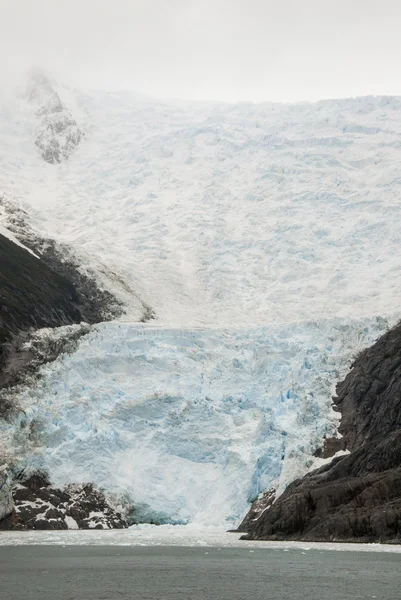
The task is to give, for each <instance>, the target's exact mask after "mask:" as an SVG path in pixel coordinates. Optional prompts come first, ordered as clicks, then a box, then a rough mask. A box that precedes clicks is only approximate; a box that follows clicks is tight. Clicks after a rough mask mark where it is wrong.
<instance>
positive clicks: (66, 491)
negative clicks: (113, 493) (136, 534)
mask: <svg viewBox="0 0 401 600" xmlns="http://www.w3.org/2000/svg"><path fill="white" fill-rule="evenodd" d="M0 493H1V492H0ZM9 495H10V497H11V486H10V487H9ZM12 496H13V498H14V504H15V510H14V513H13V515H12V517H10V518H8V519H6V520H4V521H3V523H1V522H0V529H2V528H5V529H122V528H124V527H126V526H127V524H126V522H125V521H124V519H123V518H122V517H121V515H120V514H119V513H118V512H116V511H115V510H114V509H113V508H112V507H111V506H110V505H109V504H108V502H107V501H106V499H105V497H104V495H103V494H102V493H101V492H100V491H98V490H96V489H95V488H94V486H93V485H91V484H86V485H69V486H66V487H65V488H63V489H57V488H55V487H53V486H51V485H50V483H49V480H48V478H47V477H46V476H45V475H43V474H38V473H37V474H33V475H31V476H30V477H27V478H25V479H23V480H22V481H18V482H16V483H15V484H14V485H13V487H12ZM0 498H1V496H0ZM11 501H12V499H11ZM13 507H14V505H13V504H11V507H10V508H9V510H8V513H7V514H4V515H3V517H5V516H7V515H8V514H10V513H11V512H12V511H13Z"/></svg>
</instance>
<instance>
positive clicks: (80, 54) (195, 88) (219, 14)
mask: <svg viewBox="0 0 401 600" xmlns="http://www.w3.org/2000/svg"><path fill="white" fill-rule="evenodd" d="M34 65H35V66H42V67H43V68H45V69H48V70H50V71H51V72H52V73H53V74H56V76H57V77H58V78H59V79H62V80H64V81H66V82H68V83H73V84H75V85H79V86H81V87H82V86H85V87H102V88H130V89H134V90H137V91H140V92H143V93H145V94H151V95H154V96H159V97H179V98H183V99H196V100H209V99H210V100H229V101H235V100H254V101H262V100H276V101H299V100H315V99H321V98H333V97H337V98H338V97H345V96H356V95H365V94H400V95H401V2H400V0H380V1H379V0H275V1H271V0H264V1H263V0H209V1H206V0H196V1H194V0H0V75H2V80H3V81H4V78H7V77H11V76H12V75H13V74H15V73H19V72H20V71H21V70H22V69H25V68H27V67H29V66H34Z"/></svg>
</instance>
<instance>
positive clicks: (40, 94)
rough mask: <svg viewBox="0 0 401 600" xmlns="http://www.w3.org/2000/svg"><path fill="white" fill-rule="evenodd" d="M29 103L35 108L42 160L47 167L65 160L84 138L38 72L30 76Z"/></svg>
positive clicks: (50, 85) (53, 90) (37, 138)
mask: <svg viewBox="0 0 401 600" xmlns="http://www.w3.org/2000/svg"><path fill="white" fill-rule="evenodd" d="M28 99H29V102H30V103H31V104H32V105H33V106H34V107H35V109H36V110H35V112H36V116H37V118H38V119H39V124H38V126H37V128H36V140H35V144H36V145H37V146H38V148H39V149H40V152H41V154H42V158H43V159H44V160H45V161H46V162H48V163H50V164H57V163H60V162H62V161H64V160H67V159H68V158H69V156H70V155H71V154H72V152H74V150H75V149H76V147H77V146H78V145H79V143H80V142H81V140H82V138H83V136H84V134H83V131H82V130H81V129H80V128H79V126H78V124H77V122H76V121H75V119H74V118H73V117H72V115H71V113H70V112H69V110H68V109H67V108H66V107H65V106H63V104H62V103H61V100H60V97H59V95H58V93H57V92H56V91H55V89H54V88H53V86H52V84H51V82H50V81H49V79H48V78H47V77H46V75H45V74H44V73H42V72H41V71H34V72H33V73H32V76H31V89H30V92H29V98H28Z"/></svg>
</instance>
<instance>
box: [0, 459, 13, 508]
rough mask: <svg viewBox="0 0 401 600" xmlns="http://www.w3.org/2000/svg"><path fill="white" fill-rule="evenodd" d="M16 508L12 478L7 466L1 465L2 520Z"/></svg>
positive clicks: (0, 504)
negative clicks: (12, 491) (12, 490)
mask: <svg viewBox="0 0 401 600" xmlns="http://www.w3.org/2000/svg"><path fill="white" fill-rule="evenodd" d="M13 508H14V502H13V497H12V494H11V478H10V476H9V473H8V470H7V468H6V467H5V466H3V467H0V520H1V519H4V517H7V516H8V515H9V514H11V513H12V511H13Z"/></svg>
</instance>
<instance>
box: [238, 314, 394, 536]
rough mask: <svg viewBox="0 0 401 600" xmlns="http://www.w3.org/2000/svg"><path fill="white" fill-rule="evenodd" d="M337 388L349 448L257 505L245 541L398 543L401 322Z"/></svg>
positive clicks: (342, 430)
mask: <svg viewBox="0 0 401 600" xmlns="http://www.w3.org/2000/svg"><path fill="white" fill-rule="evenodd" d="M336 392H337V397H336V398H335V399H334V402H335V405H336V406H337V407H338V409H339V410H341V413H342V418H341V425H340V428H339V432H340V433H341V434H342V435H343V440H344V445H345V447H346V449H347V450H349V451H350V454H348V455H345V456H341V457H338V458H334V459H333V460H332V462H331V463H330V464H327V465H325V466H323V467H322V468H320V469H318V470H316V471H314V472H312V473H309V474H308V475H306V476H305V477H304V478H302V479H300V480H296V481H294V482H293V483H292V484H291V485H290V486H289V487H288V488H287V489H286V491H285V492H284V493H283V494H282V496H280V497H279V498H278V500H277V501H276V502H275V503H274V504H273V505H272V506H271V507H268V506H267V504H265V505H264V506H258V507H257V508H258V514H256V516H255V511H254V514H253V515H251V516H250V518H247V519H246V520H245V521H244V523H243V525H242V527H244V528H246V530H247V531H248V534H247V536H244V539H254V540H258V539H260V540H262V539H263V540H266V539H267V540H268V539H273V540H307V541H344V542H345V541H360V542H393V543H401V325H398V326H397V327H395V328H394V329H392V330H391V331H390V332H388V333H386V334H385V335H384V336H382V337H381V338H380V339H379V340H378V341H377V342H376V343H375V344H374V345H373V346H372V347H371V348H369V349H367V350H365V351H364V352H362V353H361V354H360V356H359V357H358V358H357V360H356V361H355V362H354V364H353V366H352V369H351V372H350V373H349V374H348V375H347V377H346V378H345V380H344V381H343V382H341V383H339V384H338V385H337V388H336ZM260 502H261V501H259V503H260ZM262 504H263V499H262ZM264 508H265V509H266V510H263V509H264ZM241 530H243V528H241Z"/></svg>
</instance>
